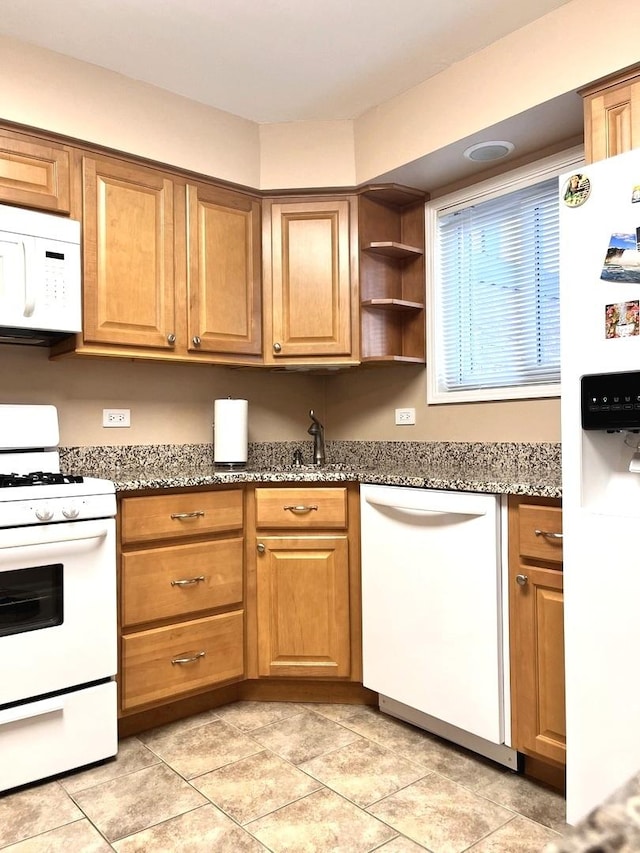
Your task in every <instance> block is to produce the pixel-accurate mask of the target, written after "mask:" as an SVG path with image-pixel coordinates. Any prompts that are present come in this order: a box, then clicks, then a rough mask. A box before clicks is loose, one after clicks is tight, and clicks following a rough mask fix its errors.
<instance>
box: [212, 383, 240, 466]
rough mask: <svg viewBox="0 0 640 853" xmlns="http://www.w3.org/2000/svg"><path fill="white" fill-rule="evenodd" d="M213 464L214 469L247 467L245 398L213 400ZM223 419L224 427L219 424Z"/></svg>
mask: <svg viewBox="0 0 640 853" xmlns="http://www.w3.org/2000/svg"><path fill="white" fill-rule="evenodd" d="M213 405H214V416H213V464H214V469H215V470H216V471H244V470H246V467H247V445H248V434H247V407H248V402H247V400H242V399H234V398H232V397H227V398H225V399H219V400H215V401H214V404H213ZM223 421H224V428H221V424H222V422H223Z"/></svg>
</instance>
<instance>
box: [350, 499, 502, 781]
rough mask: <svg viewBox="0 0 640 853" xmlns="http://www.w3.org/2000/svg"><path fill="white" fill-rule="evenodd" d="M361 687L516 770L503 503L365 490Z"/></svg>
mask: <svg viewBox="0 0 640 853" xmlns="http://www.w3.org/2000/svg"><path fill="white" fill-rule="evenodd" d="M360 503H361V524H362V531H361V537H362V619H363V628H362V630H363V636H362V639H363V671H364V677H363V681H364V685H365V686H366V687H369V688H371V689H372V690H375V691H377V692H378V693H379V694H380V708H381V710H383V711H385V712H387V713H389V714H392V715H394V716H397V717H400V718H402V719H404V720H407V721H408V722H411V723H414V724H415V725H418V726H421V727H422V728H424V729H427V730H429V731H432V732H434V733H435V734H438V735H440V736H442V737H445V738H448V739H449V740H452V741H454V742H456V743H459V744H461V745H463V746H466V747H467V748H469V749H472V750H474V751H475V752H479V753H481V754H483V755H486V756H488V757H489V758H492V759H493V760H494V761H498V762H500V763H502V764H504V765H506V766H508V767H511V768H513V769H515V768H516V766H517V753H516V752H515V751H514V750H512V749H511V748H509V747H508V746H506V745H505V690H506V689H507V688H506V682H505V672H504V667H503V657H504V654H503V652H504V645H503V644H504V637H503V619H502V612H503V605H502V582H501V559H500V553H501V535H500V499H499V498H498V497H496V496H495V495H488V494H478V493H475V492H450V491H437V490H431V489H417V488H405V487H398V486H374V485H366V484H363V485H362V486H361V488H360Z"/></svg>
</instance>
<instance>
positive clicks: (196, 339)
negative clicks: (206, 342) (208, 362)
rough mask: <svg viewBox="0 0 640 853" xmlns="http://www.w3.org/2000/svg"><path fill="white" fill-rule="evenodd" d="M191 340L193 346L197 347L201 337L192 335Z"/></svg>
mask: <svg viewBox="0 0 640 853" xmlns="http://www.w3.org/2000/svg"><path fill="white" fill-rule="evenodd" d="M192 342H193V345H194V347H199V346H200V344H201V343H202V339H201V338H200V337H198V335H194V336H193V338H192Z"/></svg>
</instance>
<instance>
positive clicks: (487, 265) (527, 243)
mask: <svg viewBox="0 0 640 853" xmlns="http://www.w3.org/2000/svg"><path fill="white" fill-rule="evenodd" d="M582 162H583V161H582V152H581V151H580V152H578V151H576V150H574V151H572V152H569V153H568V154H565V155H564V156H563V157H553V158H548V159H547V160H544V161H541V162H539V163H538V164H536V165H534V166H529V167H527V168H525V169H522V170H518V171H517V172H512V173H510V174H509V175H502V176H501V177H500V178H499V179H493V180H491V181H486V182H483V183H482V184H477V185H475V186H473V187H470V188H469V189H467V190H465V191H463V192H459V193H456V194H454V195H451V196H446V197H443V198H440V199H436V200H435V201H434V202H432V203H431V204H429V205H427V229H428V234H429V241H428V245H431V246H433V253H432V257H431V263H430V270H429V273H428V279H429V280H428V285H429V318H430V331H429V336H428V337H429V349H430V353H429V362H428V402H430V403H447V402H450V403H454V402H462V401H464V400H503V399H510V398H517V397H520V398H522V397H550V396H557V395H559V394H560V295H559V280H558V279H559V257H558V255H559V251H558V242H559V241H558V212H559V202H558V198H559V193H558V175H559V174H560V173H561V172H563V171H566V170H569V169H571V168H572V167H573V166H575V165H576V164H579V163H582Z"/></svg>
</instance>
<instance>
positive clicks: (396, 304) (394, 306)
mask: <svg viewBox="0 0 640 853" xmlns="http://www.w3.org/2000/svg"><path fill="white" fill-rule="evenodd" d="M361 305H362V307H363V308H381V309H382V310H384V311H422V310H423V308H424V303H422V302H410V301H409V300H408V299H386V298H377V299H363V300H362V303H361Z"/></svg>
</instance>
